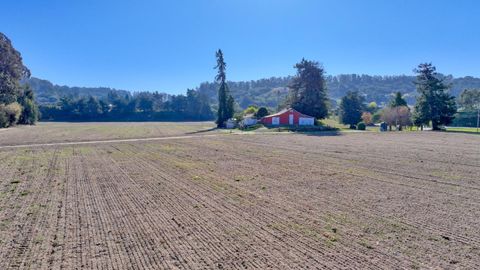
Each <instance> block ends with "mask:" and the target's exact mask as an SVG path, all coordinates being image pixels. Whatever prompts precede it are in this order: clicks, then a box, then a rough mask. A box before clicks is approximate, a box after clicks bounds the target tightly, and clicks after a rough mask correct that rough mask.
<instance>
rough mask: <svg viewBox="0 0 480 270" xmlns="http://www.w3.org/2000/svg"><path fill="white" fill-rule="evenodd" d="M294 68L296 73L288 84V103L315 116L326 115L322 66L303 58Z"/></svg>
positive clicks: (325, 92) (325, 94)
mask: <svg viewBox="0 0 480 270" xmlns="http://www.w3.org/2000/svg"><path fill="white" fill-rule="evenodd" d="M295 68H296V69H297V75H296V76H295V77H294V78H293V79H292V82H291V83H290V85H289V88H290V94H289V98H288V105H290V106H291V107H292V108H294V109H295V110H297V111H300V112H302V113H305V114H308V115H311V116H314V117H315V118H319V119H322V118H325V117H327V116H328V102H329V100H328V98H327V87H326V83H325V71H324V69H323V67H321V66H320V65H319V64H318V62H315V61H308V60H305V59H304V58H303V59H302V61H300V63H297V64H296V65H295Z"/></svg>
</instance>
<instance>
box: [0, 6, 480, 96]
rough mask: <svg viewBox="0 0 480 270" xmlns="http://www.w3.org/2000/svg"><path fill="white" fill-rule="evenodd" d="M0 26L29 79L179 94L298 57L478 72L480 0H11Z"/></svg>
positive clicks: (337, 66) (342, 69)
mask: <svg viewBox="0 0 480 270" xmlns="http://www.w3.org/2000/svg"><path fill="white" fill-rule="evenodd" d="M1 6H2V16H0V26H1V27H0V31H1V32H3V33H5V34H6V35H7V36H8V37H9V38H10V39H11V40H12V42H13V44H14V46H15V47H16V48H17V49H18V50H19V51H20V52H21V53H22V55H23V58H24V63H25V64H26V65H27V66H28V67H29V68H30V69H31V71H32V74H33V76H36V77H40V78H44V79H48V80H50V81H52V82H53V83H56V84H62V85H70V86H108V87H115V88H119V89H127V90H137V91H138V90H148V91H153V90H158V91H165V92H169V93H182V92H184V91H185V89H186V88H193V87H196V86H198V85H199V83H200V82H203V81H212V80H213V77H214V75H215V70H213V66H214V65H215V57H214V56H215V50H216V49H218V48H221V49H222V50H223V51H224V54H225V59H226V62H227V68H228V69H227V72H228V73H227V78H228V79H229V80H251V79H259V78H264V77H271V76H285V75H293V74H295V70H294V69H293V65H294V64H295V63H296V62H298V61H299V60H300V59H301V58H302V57H305V58H307V59H312V60H317V61H319V62H321V63H322V64H323V65H324V67H325V69H326V71H327V73H328V74H331V75H336V74H341V73H363V74H372V75H392V74H412V69H413V68H415V66H416V65H417V64H418V63H420V62H433V63H434V64H435V65H436V66H437V69H438V70H439V71H440V72H442V73H445V74H453V75H454V76H466V75H471V76H480V16H479V15H478V14H480V1H474V0H471V1H467V0H463V1H462V0H457V1H440V0H437V1H432V0H422V1H415V0H403V1H402V0H397V1H393V0H392V1H387V0H378V1H368V0H365V1H355V0H351V1H342V0H335V1H334V0H332V1H321V0H311V1H310V0H204V1H202V0H171V1H160V0H143V1H142V0H137V1H133V0H130V1H129V0H115V1H114V0H109V1H106V0H105V1H102V0H82V1H80V0H78V1H63V0H57V1H55V0H42V1H36V0H30V1H28V0H16V1H2V4H1Z"/></svg>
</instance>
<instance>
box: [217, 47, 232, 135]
mask: <svg viewBox="0 0 480 270" xmlns="http://www.w3.org/2000/svg"><path fill="white" fill-rule="evenodd" d="M216 57H217V65H216V66H215V68H216V69H218V73H217V75H216V76H215V82H216V83H218V84H219V85H220V87H219V88H218V111H217V121H216V122H217V126H218V127H224V125H225V121H227V120H228V119H229V118H232V117H233V114H234V105H235V101H234V100H233V97H232V96H231V95H230V91H229V89H228V85H227V82H226V68H227V64H226V63H225V61H224V59H223V52H222V50H220V49H219V50H218V51H217V52H216Z"/></svg>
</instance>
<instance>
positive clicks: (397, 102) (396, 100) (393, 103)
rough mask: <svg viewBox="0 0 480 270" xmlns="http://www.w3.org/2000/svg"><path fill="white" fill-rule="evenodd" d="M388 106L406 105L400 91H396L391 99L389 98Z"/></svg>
mask: <svg viewBox="0 0 480 270" xmlns="http://www.w3.org/2000/svg"><path fill="white" fill-rule="evenodd" d="M389 106H390V107H392V108H395V107H401V106H407V101H406V100H405V99H403V96H402V93H401V92H396V93H395V96H394V97H393V98H392V100H390V104H389Z"/></svg>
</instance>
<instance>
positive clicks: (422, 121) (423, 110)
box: [413, 63, 457, 130]
mask: <svg viewBox="0 0 480 270" xmlns="http://www.w3.org/2000/svg"><path fill="white" fill-rule="evenodd" d="M414 71H415V72H416V73H417V79H416V81H415V85H416V87H417V92H418V96H417V103H416V104H415V111H414V114H413V118H414V124H415V125H418V126H420V125H428V124H430V123H431V124H432V129H433V130H438V129H440V126H441V125H448V124H450V123H451V122H452V120H453V119H454V115H455V113H456V111H457V107H456V104H455V97H453V96H451V95H450V93H449V86H448V85H446V84H445V83H444V81H443V79H441V78H439V76H438V73H437V72H436V68H435V67H434V66H433V65H432V64H431V63H424V64H420V65H418V68H417V69H415V70H414Z"/></svg>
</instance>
